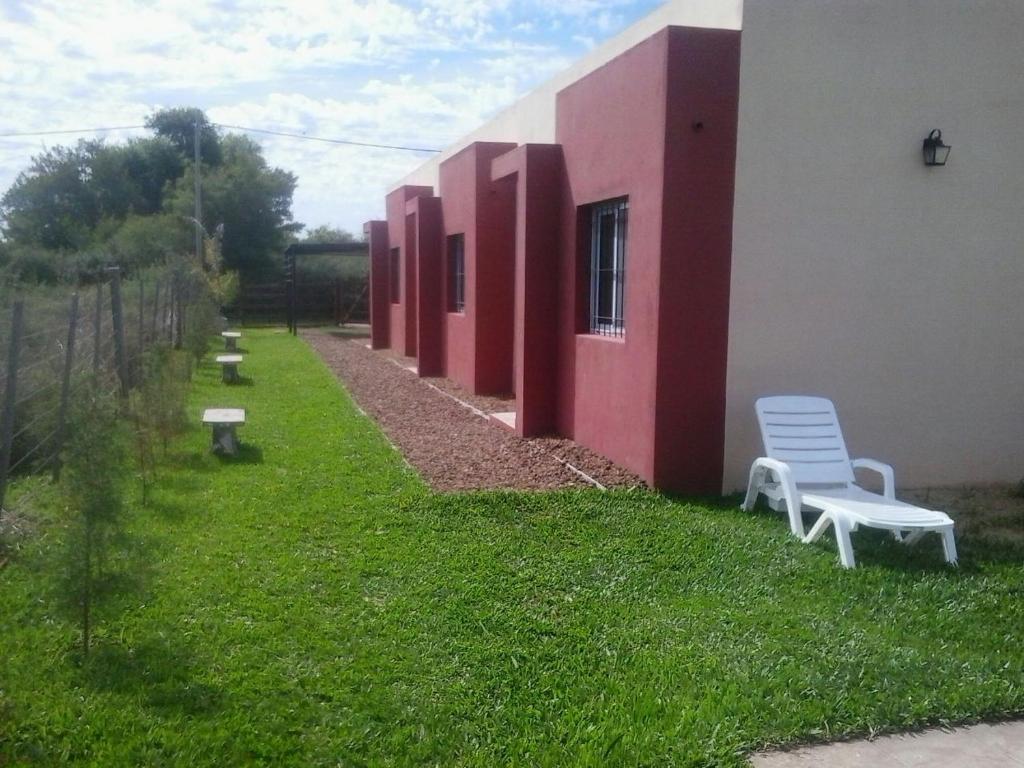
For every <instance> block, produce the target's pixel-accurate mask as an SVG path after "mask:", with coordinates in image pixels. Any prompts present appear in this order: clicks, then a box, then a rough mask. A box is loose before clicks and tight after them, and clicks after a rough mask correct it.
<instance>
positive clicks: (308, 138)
mask: <svg viewBox="0 0 1024 768" xmlns="http://www.w3.org/2000/svg"><path fill="white" fill-rule="evenodd" d="M212 125H216V126H217V127H219V128H234V129H235V130H236V131H248V132H251V133H266V134H269V135H270V136H285V137H287V138H290V139H305V140H306V141H322V142H325V143H327V144H346V145H349V146H353V147H371V148H373V149H398V150H401V151H403V152H441V150H440V149H427V148H426V147H405V146H401V145H396V144H373V143H370V142H366V141H349V140H347V139H325V138H323V137H320V136H308V135H306V134H304V133H288V132H286V131H271V130H267V129H265V128H249V127H247V126H244V125H229V124H228V123H212Z"/></svg>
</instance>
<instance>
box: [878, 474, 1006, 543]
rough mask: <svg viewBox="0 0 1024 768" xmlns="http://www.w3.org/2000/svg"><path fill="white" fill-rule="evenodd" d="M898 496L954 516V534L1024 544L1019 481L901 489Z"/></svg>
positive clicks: (981, 539)
mask: <svg viewBox="0 0 1024 768" xmlns="http://www.w3.org/2000/svg"><path fill="white" fill-rule="evenodd" d="M898 495H899V497H900V498H901V499H903V500H904V501H909V502H911V503H912V504H920V505H921V506H922V507H926V508H928V509H941V510H942V511H943V512H946V513H948V514H949V516H950V517H952V518H953V519H954V520H956V532H957V536H963V537H965V538H971V539H975V540H980V541H990V542H997V543H1002V544H1012V545H1019V546H1024V489H1022V488H1021V487H1020V486H1019V485H984V486H955V487H946V488H915V489H908V490H905V491H904V490H900V492H899V494H898Z"/></svg>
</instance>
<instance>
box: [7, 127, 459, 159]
mask: <svg viewBox="0 0 1024 768" xmlns="http://www.w3.org/2000/svg"><path fill="white" fill-rule="evenodd" d="M211 125H215V126H217V127H218V128H233V129H235V130H237V131H246V132H248V133H263V134H267V135H268V136H283V137H285V138H289V139H302V140H304V141H319V142H323V143H325V144H341V145H344V146H350V147H368V148H371V149H393V150H397V151H400V152H426V153H432V154H436V153H439V152H441V150H440V149H428V148H426V147H408V146H403V145H400V144H376V143H373V142H368V141H350V140H348V139H328V138H324V137H322V136H309V135H307V134H304V133H289V132H288V131H272V130H269V129H266V128H252V127H250V126H245V125H230V124H228V123H211ZM148 127H149V126H146V125H115V126H110V127H106V128H71V129H68V130H61V131H29V132H21V133H0V139H22V138H31V137H34V136H60V135H66V134H73V133H103V132H105V131H130V130H135V129H138V128H148Z"/></svg>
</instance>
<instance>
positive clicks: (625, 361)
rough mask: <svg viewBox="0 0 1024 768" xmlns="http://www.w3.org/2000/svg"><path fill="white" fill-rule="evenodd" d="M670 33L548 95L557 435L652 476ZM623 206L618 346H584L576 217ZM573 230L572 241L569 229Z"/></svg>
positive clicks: (584, 261)
mask: <svg viewBox="0 0 1024 768" xmlns="http://www.w3.org/2000/svg"><path fill="white" fill-rule="evenodd" d="M667 80H668V35H667V33H665V32H662V33H659V34H657V35H655V36H654V37H652V38H649V39H648V40H646V41H644V42H642V43H640V44H639V45H637V46H636V47H634V48H632V49H630V50H629V51H627V52H625V53H624V54H622V55H621V56H619V57H617V58H615V59H613V60H612V61H611V62H609V63H608V64H606V65H605V66H603V67H601V68H600V69H598V70H596V71H595V72H593V73H591V74H590V75H588V76H587V77H584V78H583V79H581V80H579V81H577V82H576V83H574V84H573V85H571V86H569V87H568V88H566V89H565V90H563V91H562V92H561V93H559V94H558V116H557V129H556V133H557V137H558V143H559V144H561V145H562V151H563V154H564V157H565V168H566V184H565V188H564V195H563V202H562V222H563V223H562V239H561V253H562V258H561V265H560V266H561V269H560V271H559V275H560V288H559V290H560V302H559V316H558V326H559V355H558V357H559V371H558V381H559V389H558V391H559V399H558V428H559V431H560V432H561V433H562V434H565V435H569V436H571V437H573V439H575V440H576V441H578V442H580V443H582V444H583V445H586V446H588V447H590V448H593V449H594V450H596V451H598V452H599V453H602V454H604V455H605V456H607V457H608V458H610V459H612V460H613V461H615V462H617V463H619V464H622V465H623V466H625V467H628V468H629V469H632V470H633V471H634V472H637V473H638V474H640V475H641V476H642V477H643V478H644V479H645V480H651V479H653V476H654V428H655V392H656V375H655V374H656V370H657V341H658V287H659V286H658V279H659V269H658V266H659V264H658V262H659V256H660V253H661V213H662V210H661V209H662V186H663V176H664V145H665V112H666V98H667V92H668V82H667ZM618 197H628V198H629V228H628V240H627V243H626V249H627V251H626V284H625V297H624V306H625V337H624V338H622V339H616V338H606V337H599V336H592V335H590V334H589V333H587V329H586V327H585V322H586V317H587V306H588V305H587V301H588V300H589V282H588V274H589V261H590V252H589V247H588V242H589V218H586V217H585V216H584V217H583V218H582V220H581V221H580V222H578V221H577V219H578V217H580V214H579V210H578V209H579V207H580V206H586V205H589V204H592V203H599V202H602V201H604V200H609V199H612V198H618ZM578 224H579V231H577V229H578Z"/></svg>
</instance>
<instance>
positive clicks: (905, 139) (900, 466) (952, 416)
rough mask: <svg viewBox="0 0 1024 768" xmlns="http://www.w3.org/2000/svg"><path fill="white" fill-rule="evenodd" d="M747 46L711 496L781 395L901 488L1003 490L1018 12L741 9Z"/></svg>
mask: <svg viewBox="0 0 1024 768" xmlns="http://www.w3.org/2000/svg"><path fill="white" fill-rule="evenodd" d="M743 27H744V32H743V60H742V61H743V63H742V80H741V96H740V131H739V146H738V152H739V155H738V168H737V189H736V209H735V218H734V249H733V251H734V253H733V277H732V298H731V319H730V339H729V371H728V412H727V426H726V430H727V434H726V456H725V459H726V478H725V489H726V490H732V489H734V488H737V487H739V486H742V485H743V484H744V482H745V479H746V472H747V468H748V467H749V463H750V461H751V459H753V458H754V456H755V455H757V454H758V453H759V451H760V442H759V438H758V434H757V427H756V422H755V419H754V412H753V402H754V399H755V398H756V397H758V396H760V395H764V394H779V393H807V394H821V395H825V396H828V397H831V398H832V399H833V400H835V402H836V406H837V408H838V410H839V414H840V418H841V419H842V422H843V426H844V430H845V432H846V437H847V442H848V444H849V446H850V450H851V453H852V454H853V455H868V456H873V457H876V458H880V459H882V460H885V461H889V462H891V463H892V464H893V465H894V466H895V467H896V479H897V483H898V484H899V485H901V486H905V487H909V486H919V485H926V484H954V483H961V482H985V481H1014V480H1019V479H1020V478H1021V477H1022V476H1024V151H1022V150H1024V76H1022V75H1024V72H1022V65H1024V58H1022V53H1024V47H1022V46H1024V2H1021V1H1020V0H903V1H902V2H892V1H891V0H747V2H746V8H745V18H744V24H743ZM932 128H941V129H942V132H943V137H944V138H945V140H946V141H947V143H949V144H951V145H952V146H953V152H952V155H951V157H950V161H949V164H948V165H947V166H946V167H944V168H926V167H925V166H924V165H923V163H922V160H921V140H922V139H923V138H924V137H925V136H926V135H927V133H928V132H929V131H930V130H931V129H932Z"/></svg>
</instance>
